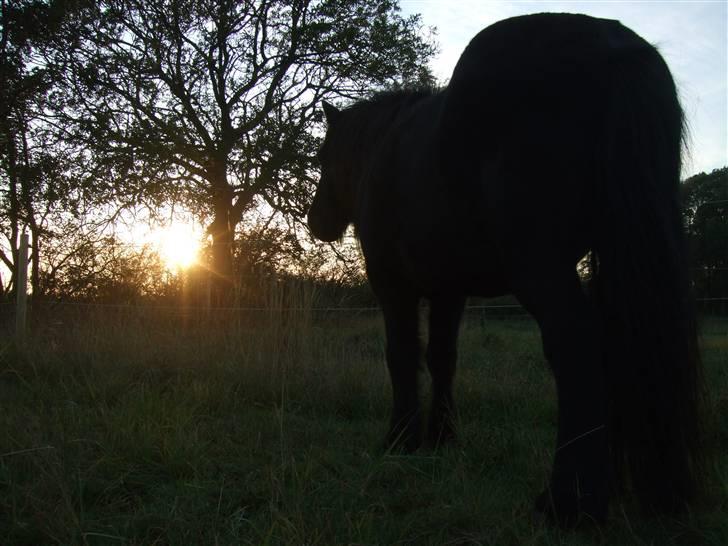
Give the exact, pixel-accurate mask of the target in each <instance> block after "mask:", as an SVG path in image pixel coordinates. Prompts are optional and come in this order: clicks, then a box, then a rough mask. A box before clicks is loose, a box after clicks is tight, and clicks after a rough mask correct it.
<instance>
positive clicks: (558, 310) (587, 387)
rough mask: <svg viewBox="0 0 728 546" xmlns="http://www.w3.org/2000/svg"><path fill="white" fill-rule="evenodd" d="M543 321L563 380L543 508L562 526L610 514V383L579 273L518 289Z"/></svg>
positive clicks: (547, 347)
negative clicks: (608, 418)
mask: <svg viewBox="0 0 728 546" xmlns="http://www.w3.org/2000/svg"><path fill="white" fill-rule="evenodd" d="M517 296H518V297H519V299H520V301H521V303H522V304H523V305H524V306H525V307H526V309H528V311H530V312H531V313H532V314H533V315H534V316H535V318H536V320H537V321H538V324H539V327H540V328H541V336H542V340H543V347H544V353H545V355H546V358H547V359H548V361H549V364H550V365H551V369H552V370H553V373H554V378H555V379H556V389H557V395H558V412H559V417H558V435H557V440H556V452H555V455H554V464H553V470H552V473H551V481H550V484H549V487H548V489H547V490H546V491H545V492H544V493H543V494H542V495H541V496H540V497H539V498H538V499H537V501H536V509H537V510H538V511H539V512H542V513H543V514H544V515H546V516H548V517H551V518H554V519H555V520H556V521H557V522H558V523H560V524H562V525H567V526H570V525H573V524H574V523H576V522H577V521H578V520H579V519H580V517H581V516H587V517H589V518H592V519H594V520H597V521H599V522H601V521H603V520H604V519H605V517H606V514H607V503H608V494H609V491H608V487H609V474H610V464H609V456H608V448H607V430H606V414H607V401H606V385H605V377H604V369H603V362H602V356H601V347H600V345H601V343H600V341H601V340H600V329H599V326H598V319H597V318H596V316H595V312H594V310H593V309H592V307H591V305H590V303H589V301H588V300H587V298H586V296H585V295H584V293H583V292H582V290H581V286H580V283H579V279H578V278H577V277H576V274H575V273H574V272H564V273H563V274H562V275H553V276H550V275H547V274H543V275H538V276H534V277H533V278H531V279H529V280H528V282H527V283H524V284H522V285H520V286H519V290H518V291H517Z"/></svg>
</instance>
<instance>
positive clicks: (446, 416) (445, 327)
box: [427, 296, 465, 446]
mask: <svg viewBox="0 0 728 546" xmlns="http://www.w3.org/2000/svg"><path fill="white" fill-rule="evenodd" d="M464 306H465V298H464V297H462V296H438V297H433V298H432V299H431V301H430V332H429V341H428V344H427V367H428V369H429V370H430V376H431V378H432V407H431V409H430V419H429V424H428V428H427V443H428V444H430V445H431V446H438V445H440V444H441V443H444V442H447V441H449V440H453V439H454V438H455V402H454V400H453V394H452V385H453V379H454V377H455V364H456V360H457V339H458V330H459V326H460V319H461V318H462V314H463V308H464Z"/></svg>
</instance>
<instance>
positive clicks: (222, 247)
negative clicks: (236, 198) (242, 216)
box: [210, 207, 235, 307]
mask: <svg viewBox="0 0 728 546" xmlns="http://www.w3.org/2000/svg"><path fill="white" fill-rule="evenodd" d="M228 209H229V207H226V208H225V209H224V210H218V209H217V207H216V210H215V219H214V220H213V222H212V224H211V225H210V234H211V235H212V267H211V269H212V302H211V303H212V306H213V307H222V306H224V305H230V298H231V296H232V288H233V252H232V250H233V239H234V233H235V226H231V225H230V222H229V218H228V216H229V215H228Z"/></svg>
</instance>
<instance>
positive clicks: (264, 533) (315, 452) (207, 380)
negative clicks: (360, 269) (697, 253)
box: [0, 309, 728, 545]
mask: <svg viewBox="0 0 728 546" xmlns="http://www.w3.org/2000/svg"><path fill="white" fill-rule="evenodd" d="M82 318H83V320H80V317H76V318H75V319H72V318H71V317H66V318H64V320H63V322H62V323H58V322H57V321H56V322H55V323H54V322H52V321H44V324H42V325H38V326H37V327H36V328H35V331H34V334H33V335H32V336H31V338H30V339H29V340H28V342H27V343H26V345H25V346H24V347H22V348H18V347H15V346H14V345H13V344H12V343H10V342H6V343H3V346H2V347H0V544H3V545H5V544H28V545H31V544H32V545H38V544H175V545H177V544H255V545H259V544H260V545H268V544H269V545H278V544H297V545H335V544H361V545H363V544H433V545H435V544H438V545H440V544H450V545H456V544H457V545H465V544H468V545H470V544H473V545H475V544H493V545H508V544H519V545H520V544H539V545H540V544H543V545H549V544H568V545H581V544H644V545H647V544H655V545H657V544H659V545H666V544H715V545H724V544H728V516H726V514H727V513H728V456H727V455H726V453H727V452H728V449H727V448H728V367H727V366H726V363H727V362H728V343H727V342H726V340H728V323H727V322H721V321H711V322H707V323H706V324H705V325H704V328H703V352H704V357H705V363H706V369H707V374H708V380H709V385H710V388H711V400H712V404H711V407H712V413H711V416H710V417H711V419H710V420H709V421H710V430H709V435H710V442H711V449H715V450H716V451H717V452H718V453H719V455H720V458H719V460H718V462H717V472H716V475H717V476H718V477H717V478H716V480H715V483H714V485H713V487H712V489H711V491H710V494H709V497H708V498H706V499H705V500H704V502H702V503H701V504H700V506H696V507H695V509H694V510H693V512H692V513H691V514H689V515H688V516H685V517H683V518H680V519H669V518H647V517H644V516H643V515H642V514H641V513H640V511H639V510H638V509H637V508H636V507H635V506H634V505H633V504H632V502H631V500H630V499H623V500H622V501H619V502H616V503H615V504H614V506H613V509H612V515H611V517H610V521H609V524H608V525H607V526H606V527H605V528H604V529H602V530H601V531H582V532H572V533H565V532H561V531H559V530H558V529H553V528H550V527H544V526H540V525H537V524H535V523H534V522H533V521H532V519H531V501H532V499H533V497H534V496H535V495H536V494H537V493H538V492H539V491H540V489H541V487H542V485H543V484H544V483H545V480H546V479H547V476H548V470H549V465H550V460H551V455H552V449H553V441H554V435H555V421H556V410H555V398H554V396H555V395H554V390H553V385H552V382H551V380H550V376H549V373H548V370H547V367H546V364H545V362H544V360H543V357H542V356H541V349H540V341H539V336H538V333H537V331H536V329H535V326H534V325H533V323H532V322H530V321H527V320H519V319H509V320H507V321H499V320H490V319H486V320H479V319H478V318H477V317H470V318H469V319H468V321H467V323H466V325H465V328H464V331H463V334H462V336H461V341H460V355H461V357H460V367H459V372H458V380H457V393H456V396H457V399H458V401H459V421H460V434H461V440H460V442H459V443H458V444H457V445H455V446H452V447H450V448H447V449H445V450H443V451H440V452H437V453H435V452H428V451H422V452H420V453H417V454H415V455H412V456H397V455H392V454H386V453H383V452H382V451H381V450H380V449H379V446H380V442H381V440H382V437H383V433H384V428H385V425H386V421H387V418H388V411H389V382H388V377H387V373H386V367H385V364H384V358H383V354H384V341H383V338H382V333H381V325H380V319H379V316H378V314H376V313H370V314H366V313H364V314H360V315H355V316H350V315H347V316H340V315H337V314H329V315H328V316H325V317H311V316H310V314H309V313H305V312H301V311H294V312H285V311H282V310H281V309H278V310H277V311H276V310H274V311H271V312H260V313H257V314H255V315H251V316H247V317H242V318H240V317H227V318H228V319H229V320H228V321H220V323H219V327H212V326H211V325H210V323H209V322H205V324H206V326H205V327H204V328H203V327H201V326H200V325H199V324H198V323H197V322H198V317H190V318H188V319H186V320H184V321H180V322H179V323H177V324H174V325H171V323H170V317H164V316H157V315H153V316H152V315H148V314H146V315H141V314H134V313H130V312H128V311H124V312H119V313H118V314H116V316H113V313H110V312H109V311H108V310H103V311H102V310H99V311H93V310H86V309H84V310H83V314H82ZM226 322H227V323H228V326H223V325H224V324H226Z"/></svg>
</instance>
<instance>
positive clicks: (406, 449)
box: [383, 428, 422, 453]
mask: <svg viewBox="0 0 728 546" xmlns="http://www.w3.org/2000/svg"><path fill="white" fill-rule="evenodd" d="M421 445H422V434H421V433H420V432H419V431H412V430H409V429H407V428H404V429H403V428H396V429H392V430H390V431H389V432H388V433H387V435H386V436H385V438H384V445H383V448H384V451H385V452H386V453H414V452H415V451H417V450H418V449H419V448H420V446H421Z"/></svg>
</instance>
